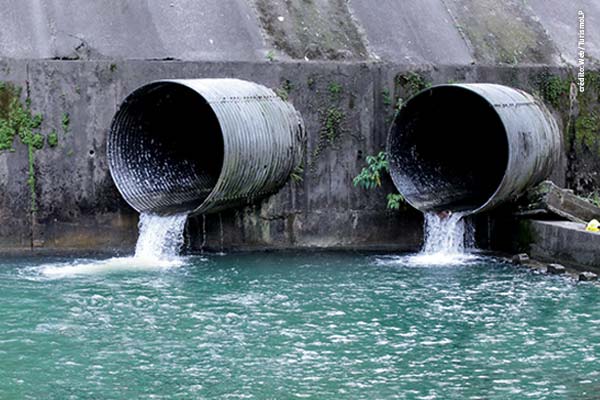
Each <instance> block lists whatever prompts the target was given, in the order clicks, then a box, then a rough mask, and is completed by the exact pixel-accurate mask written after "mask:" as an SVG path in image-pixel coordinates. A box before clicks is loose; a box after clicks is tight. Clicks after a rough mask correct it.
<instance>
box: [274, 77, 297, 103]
mask: <svg viewBox="0 0 600 400" xmlns="http://www.w3.org/2000/svg"><path fill="white" fill-rule="evenodd" d="M292 89H293V86H292V83H291V82H290V81H289V80H288V79H286V80H285V81H283V84H282V85H281V87H279V88H277V89H275V93H276V94H277V96H279V97H280V98H281V99H282V100H283V101H288V99H289V97H290V92H291V91H292Z"/></svg>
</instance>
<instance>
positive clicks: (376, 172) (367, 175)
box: [352, 151, 405, 210]
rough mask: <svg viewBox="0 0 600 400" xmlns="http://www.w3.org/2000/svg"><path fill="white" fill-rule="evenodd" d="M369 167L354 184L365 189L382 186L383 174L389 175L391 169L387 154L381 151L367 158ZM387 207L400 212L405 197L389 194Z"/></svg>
mask: <svg viewBox="0 0 600 400" xmlns="http://www.w3.org/2000/svg"><path fill="white" fill-rule="evenodd" d="M366 161H367V166H366V167H364V168H363V169H362V170H361V171H360V173H359V174H358V175H356V176H355V177H354V179H353V180H352V183H353V184H354V186H359V187H362V188H365V189H369V190H370V189H375V188H378V187H380V186H381V179H382V176H383V174H389V172H390V167H389V163H388V160H387V155H386V153H385V152H383V151H380V152H379V153H378V154H377V155H374V156H367V158H366ZM386 198H387V207H388V208H390V209H393V210H399V209H400V208H402V207H403V206H404V204H405V202H404V197H402V195H401V194H400V193H388V195H387V196H386Z"/></svg>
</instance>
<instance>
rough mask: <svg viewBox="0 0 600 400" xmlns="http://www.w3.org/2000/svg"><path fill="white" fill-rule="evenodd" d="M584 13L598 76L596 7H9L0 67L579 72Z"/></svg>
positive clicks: (235, 2)
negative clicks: (564, 68) (340, 65)
mask: <svg viewBox="0 0 600 400" xmlns="http://www.w3.org/2000/svg"><path fill="white" fill-rule="evenodd" d="M578 10H583V11H584V12H585V13H586V17H587V21H588V23H587V25H586V39H587V45H586V50H587V56H588V62H589V63H590V64H592V63H595V62H597V60H600V45H599V44H598V43H600V24H598V23H597V21H598V20H600V5H599V4H598V3H597V2H594V1H589V0H572V1H564V0H529V1H521V0H507V1H501V2H499V1H495V0H423V1H419V2H414V1H407V0H403V1H392V0H379V1H377V3H376V4H375V3H373V1H372V0H349V1H347V0H286V1H274V0H219V1H194V0H168V1H166V0H165V1H157V0H152V1H149V0H135V1H122V0H104V1H89V0H69V1H67V0H21V1H14V0H0V22H1V26H2V30H1V33H0V55H2V57H8V58H15V59H52V58H59V59H60V58H67V59H80V60H98V59H146V60H147V59H156V60H160V59H166V58H168V59H176V60H184V61H208V60H210V61H222V60H228V61H259V60H263V61H264V60H266V58H267V56H268V58H277V59H295V60H305V59H309V60H363V61H364V60H383V61H390V62H395V63H406V64H412V65H417V64H418V65H434V64H439V63H443V64H451V65H469V64H471V63H477V64H495V65H497V64H520V65H522V64H546V65H576V63H577V57H576V50H577V49H576V46H577V31H578V20H577V11H578Z"/></svg>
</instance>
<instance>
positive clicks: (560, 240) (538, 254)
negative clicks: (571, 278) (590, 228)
mask: <svg viewBox="0 0 600 400" xmlns="http://www.w3.org/2000/svg"><path fill="white" fill-rule="evenodd" d="M528 229H529V230H530V232H531V239H532V241H531V243H530V246H531V247H530V252H531V256H532V257H534V258H537V259H539V260H542V261H548V262H558V263H561V264H565V265H569V266H572V267H574V268H577V269H580V270H584V271H585V270H593V271H595V272H599V271H600V234H599V233H593V232H586V231H585V225H584V224H580V223H577V222H570V221H542V220H533V221H531V222H529V223H528Z"/></svg>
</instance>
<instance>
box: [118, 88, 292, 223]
mask: <svg viewBox="0 0 600 400" xmlns="http://www.w3.org/2000/svg"><path fill="white" fill-rule="evenodd" d="M303 135H304V129H303V123H302V119H301V117H300V115H299V113H298V112H297V111H296V110H295V109H294V107H292V105H290V104H289V103H287V102H285V101H283V100H282V99H281V98H279V97H278V96H277V95H276V94H275V93H274V92H273V91H272V90H271V89H268V88H266V87H264V86H261V85H258V84H256V83H252V82H247V81H242V80H238V79H190V80H161V81H156V82H152V83H150V84H147V85H145V86H142V87H141V88H139V89H137V90H136V91H134V92H133V93H131V94H130V95H129V96H128V97H127V98H126V99H125V100H124V102H123V103H122V104H121V106H120V108H119V110H118V111H117V113H116V115H115V117H114V119H113V121H112V125H111V128H110V133H109V137H108V145H107V146H108V162H109V168H110V172H111V174H112V177H113V180H114V181H115V184H116V186H117V188H118V189H119V191H120V192H121V194H122V195H123V197H124V198H125V200H126V201H127V202H128V203H129V204H130V205H131V206H132V207H133V208H135V209H136V210H137V211H140V212H153V213H162V214H168V213H175V212H189V213H190V214H199V213H210V212H216V211H220V210H223V209H225V208H229V207H234V206H238V205H241V204H246V203H248V202H251V201H252V200H254V199H256V198H259V197H262V196H265V195H267V194H270V193H273V192H275V191H277V190H278V189H279V188H280V187H281V186H282V185H283V184H284V183H285V182H286V180H287V179H288V177H289V176H290V173H291V172H292V171H293V170H294V168H295V167H297V166H298V165H299V163H300V161H301V158H302V148H303V146H302V143H303V141H304V136H303Z"/></svg>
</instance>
